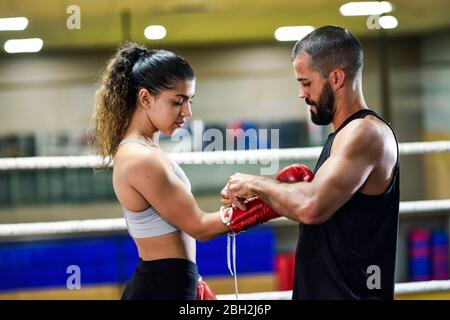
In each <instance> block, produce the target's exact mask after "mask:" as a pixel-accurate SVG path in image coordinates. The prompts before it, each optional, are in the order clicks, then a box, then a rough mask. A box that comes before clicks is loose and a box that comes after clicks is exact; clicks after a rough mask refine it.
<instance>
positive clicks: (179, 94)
mask: <svg viewBox="0 0 450 320" xmlns="http://www.w3.org/2000/svg"><path fill="white" fill-rule="evenodd" d="M175 96H177V97H183V98H184V99H192V98H193V97H194V96H195V94H193V95H192V97H190V98H189V97H188V96H187V95H185V94H184V93H178V94H176V95H175Z"/></svg>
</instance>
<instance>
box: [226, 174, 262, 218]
mask: <svg viewBox="0 0 450 320" xmlns="http://www.w3.org/2000/svg"><path fill="white" fill-rule="evenodd" d="M261 179H265V178H264V177H261V176H254V175H250V174H243V173H235V174H233V175H232V176H231V177H230V178H229V180H228V183H227V186H228V188H227V197H228V199H229V202H231V203H232V204H233V205H234V206H235V207H237V208H239V209H240V210H244V211H245V210H246V206H245V203H244V202H245V199H248V198H251V197H254V196H255V195H254V194H253V193H252V192H251V185H252V183H254V182H255V181H256V180H261Z"/></svg>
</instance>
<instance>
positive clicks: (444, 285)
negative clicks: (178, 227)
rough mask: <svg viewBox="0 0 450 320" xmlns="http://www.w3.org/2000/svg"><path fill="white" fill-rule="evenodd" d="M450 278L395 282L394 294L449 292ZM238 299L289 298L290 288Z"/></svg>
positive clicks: (227, 297) (230, 296)
mask: <svg viewBox="0 0 450 320" xmlns="http://www.w3.org/2000/svg"><path fill="white" fill-rule="evenodd" d="M449 291H450V280H434V281H422V282H409V283H396V284H395V294H396V295H398V294H414V293H415V294H417V293H429V292H449ZM217 299H218V300H235V299H236V297H235V295H234V294H221V295H217ZM239 299H240V300H291V299H292V290H289V291H270V292H255V293H241V294H240V295H239Z"/></svg>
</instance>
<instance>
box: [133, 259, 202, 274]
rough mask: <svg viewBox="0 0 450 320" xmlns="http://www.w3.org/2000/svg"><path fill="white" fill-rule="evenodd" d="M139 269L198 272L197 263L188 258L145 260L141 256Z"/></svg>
mask: <svg viewBox="0 0 450 320" xmlns="http://www.w3.org/2000/svg"><path fill="white" fill-rule="evenodd" d="M137 269H138V270H139V271H140V272H145V273H151V272H163V271H165V272H186V271H191V272H195V273H197V272H198V270H197V265H196V264H195V263H194V262H192V261H190V260H187V259H180V258H169V259H158V260H150V261H144V260H142V259H141V258H139V262H138V265H137Z"/></svg>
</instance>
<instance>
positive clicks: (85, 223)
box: [0, 141, 450, 300]
mask: <svg viewBox="0 0 450 320" xmlns="http://www.w3.org/2000/svg"><path fill="white" fill-rule="evenodd" d="M399 150H400V154H401V155H414V154H422V153H441V152H450V141H433V142H411V143H401V144H399ZM320 151H321V147H310V148H292V149H260V150H245V151H214V152H185V153H170V154H169V155H170V156H171V157H172V159H173V160H175V161H176V162H177V163H179V164H205V163H206V164H215V163H220V164H223V163H225V164H228V163H230V164H232V163H245V162H252V161H253V163H257V162H258V161H271V160H272V161H273V160H278V161H283V160H300V159H303V160H314V159H317V157H318V156H319V154H320ZM101 163H102V159H101V158H99V157H96V156H70V157H66V156H65V157H32V158H3V159H0V170H1V171H7V170H30V169H58V168H95V167H99V166H100V165H101ZM427 212H428V213H436V212H438V213H439V212H442V213H449V212H450V199H444V200H424V201H405V202H400V214H401V215H417V214H424V213H427ZM280 223H281V224H287V223H290V224H294V223H295V222H293V221H289V220H288V219H286V218H278V219H275V220H273V221H271V222H269V223H268V224H269V225H270V224H274V225H276V224H280ZM125 230H126V222H125V220H124V219H123V218H116V219H90V220H71V221H56V222H34V223H15V224H0V240H2V239H3V240H7V239H11V238H15V237H27V236H39V235H61V234H73V233H76V234H77V233H92V232H111V231H125ZM439 291H450V280H443V281H424V282H412V283H398V284H396V285H395V293H396V294H408V293H423V292H439ZM291 296H292V291H280V292H261V293H248V294H240V299H243V300H290V299H291ZM218 299H222V300H233V299H236V296H235V295H234V294H230V295H218Z"/></svg>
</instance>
